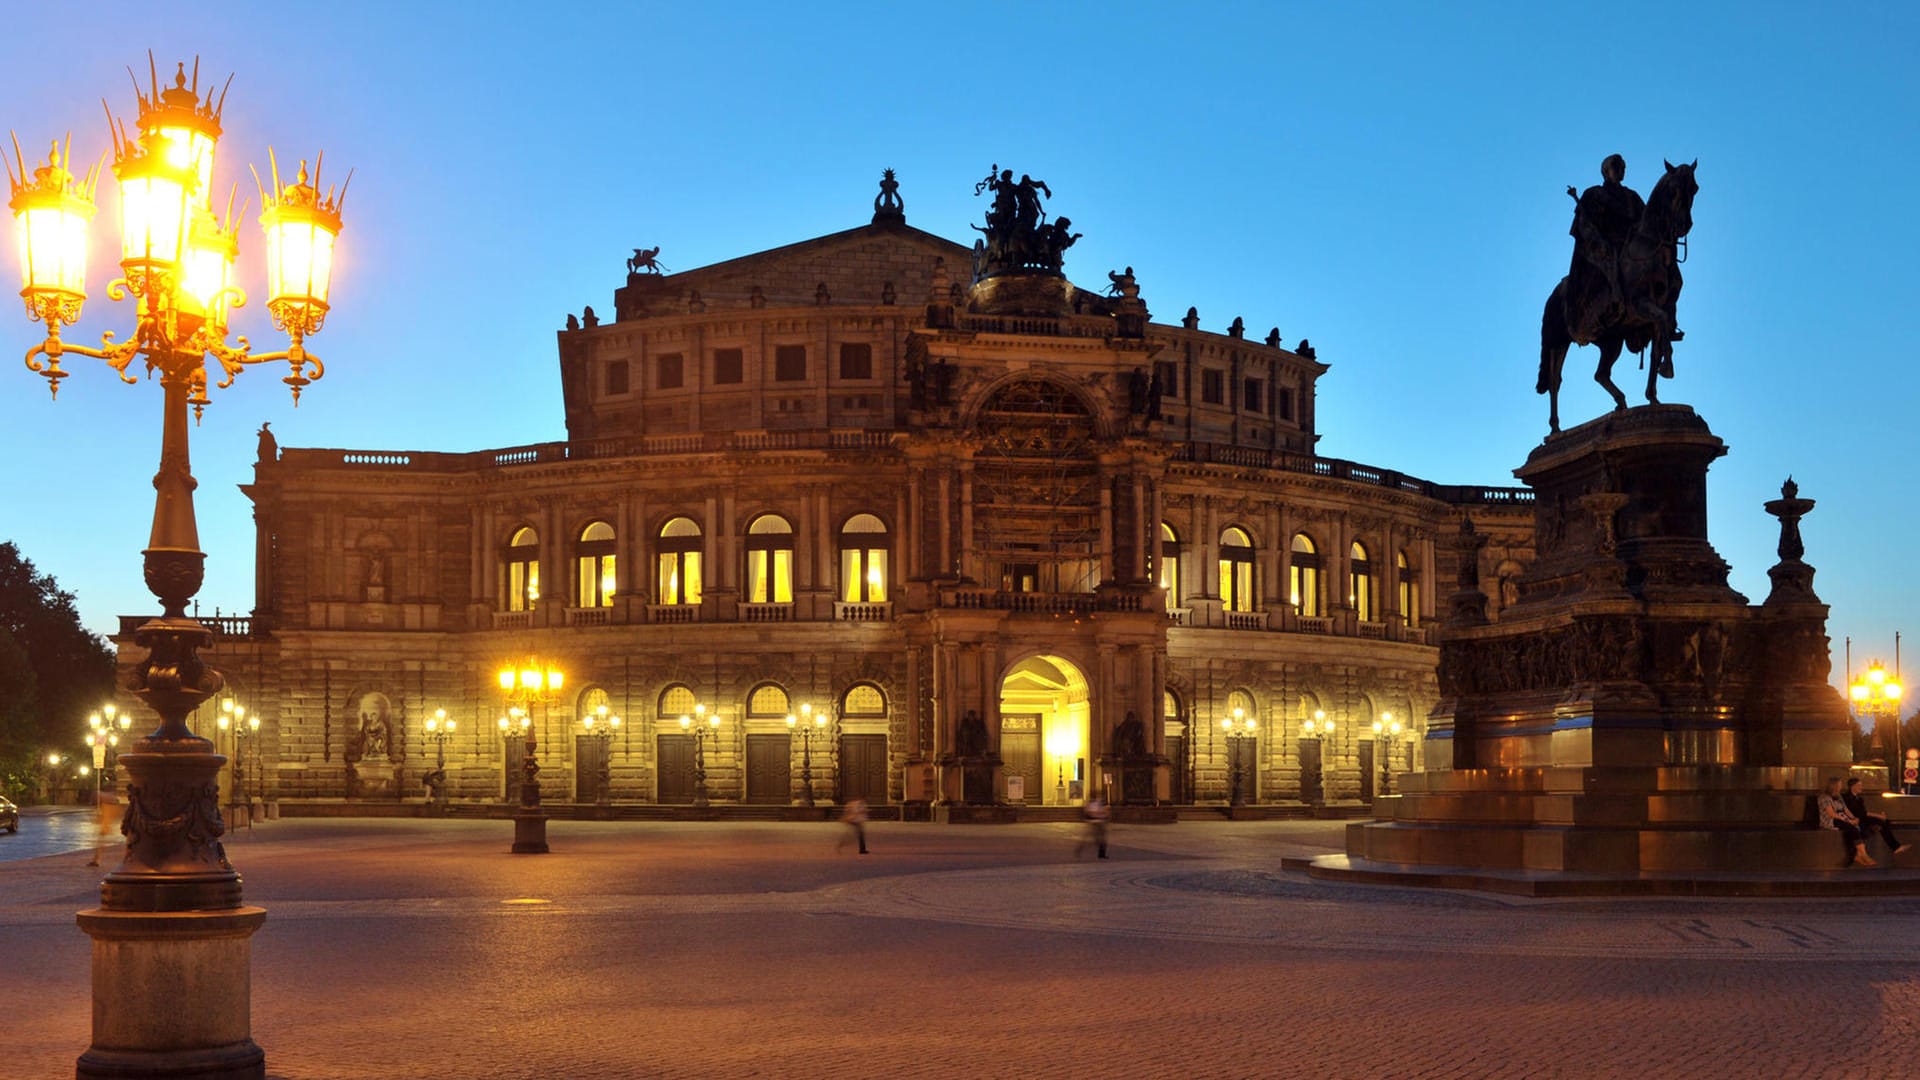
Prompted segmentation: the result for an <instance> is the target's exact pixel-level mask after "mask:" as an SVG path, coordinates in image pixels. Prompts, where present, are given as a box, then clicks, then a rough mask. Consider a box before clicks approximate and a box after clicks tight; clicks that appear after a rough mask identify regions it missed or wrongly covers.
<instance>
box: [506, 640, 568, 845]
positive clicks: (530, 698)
mask: <svg viewBox="0 0 1920 1080" xmlns="http://www.w3.org/2000/svg"><path fill="white" fill-rule="evenodd" d="M498 678H499V681H500V692H501V694H502V695H504V696H505V697H506V699H507V705H508V714H509V715H512V713H513V710H514V709H519V710H520V730H521V733H522V734H523V735H524V736H525V737H526V740H527V741H526V752H525V753H524V754H522V755H521V758H520V805H519V807H518V808H516V809H515V810H514V812H513V852H514V854H516V855H544V854H546V853H547V813H546V811H545V810H542V809H541V808H540V760H539V755H540V745H539V740H538V738H537V737H536V736H535V734H534V727H533V723H532V719H531V716H532V712H533V707H534V706H535V705H539V706H540V707H541V708H542V709H544V708H545V707H546V706H547V705H549V704H551V703H552V702H553V701H554V699H556V698H558V697H559V696H560V691H561V690H562V689H563V688H564V687H565V686H566V681H567V680H566V675H564V674H563V673H562V672H561V671H560V669H559V668H558V667H556V666H555V665H553V664H550V663H546V662H544V661H541V660H538V659H535V658H533V657H528V658H527V659H526V660H524V661H522V662H520V663H519V664H516V665H513V666H511V667H503V668H501V669H500V671H499V673H498Z"/></svg>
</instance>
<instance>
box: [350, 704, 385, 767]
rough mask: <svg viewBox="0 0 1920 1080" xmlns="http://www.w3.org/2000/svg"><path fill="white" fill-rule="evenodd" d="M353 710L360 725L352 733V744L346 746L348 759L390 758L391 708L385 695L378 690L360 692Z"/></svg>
mask: <svg viewBox="0 0 1920 1080" xmlns="http://www.w3.org/2000/svg"><path fill="white" fill-rule="evenodd" d="M355 711H356V713H357V715H358V716H359V723H360V726H359V729H358V730H357V731H356V732H355V733H354V736H353V743H352V745H351V746H349V747H348V753H349V760H350V761H351V760H358V761H368V760H380V759H391V756H392V755H391V753H390V752H389V750H388V747H389V746H390V745H391V743H392V738H391V736H392V733H393V719H392V713H393V709H392V705H391V703H390V702H388V701H387V695H385V694H382V693H378V692H375V693H369V694H362V695H360V704H359V706H358V708H357V709H356V710H355Z"/></svg>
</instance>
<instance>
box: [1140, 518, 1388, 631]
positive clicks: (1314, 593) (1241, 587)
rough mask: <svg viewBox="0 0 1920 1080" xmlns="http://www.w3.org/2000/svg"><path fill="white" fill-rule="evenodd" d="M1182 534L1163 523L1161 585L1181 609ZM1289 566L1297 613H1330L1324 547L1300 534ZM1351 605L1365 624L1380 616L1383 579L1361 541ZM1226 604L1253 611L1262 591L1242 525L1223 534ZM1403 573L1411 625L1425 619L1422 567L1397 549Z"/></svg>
mask: <svg viewBox="0 0 1920 1080" xmlns="http://www.w3.org/2000/svg"><path fill="white" fill-rule="evenodd" d="M1180 550H1181V544H1180V535H1179V534H1178V533H1176V532H1174V531H1173V526H1172V525H1169V524H1167V523H1166V522H1164V521H1163V522H1161V523H1160V587H1161V588H1163V589H1165V590H1166V592H1167V606H1168V607H1170V608H1174V607H1179V606H1180V601H1181V598H1182V597H1183V595H1184V593H1183V590H1182V588H1181V585H1182V582H1181V580H1180ZM1289 555H1290V556H1291V557H1290V558H1289V559H1288V565H1287V603H1289V604H1290V605H1292V606H1293V609H1294V611H1295V612H1297V613H1298V614H1300V615H1305V616H1308V617H1318V616H1322V615H1325V614H1326V599H1325V595H1324V590H1323V589H1322V588H1321V569H1322V567H1321V560H1320V548H1319V546H1318V545H1317V544H1315V543H1314V541H1313V538H1312V537H1310V536H1308V535H1307V534H1306V533H1295V534H1294V535H1293V542H1292V543H1291V544H1290V545H1289ZM1347 556H1348V558H1347V604H1348V606H1350V607H1352V608H1353V609H1354V611H1355V612H1357V613H1358V615H1359V617H1360V620H1361V621H1362V622H1373V621H1376V620H1378V619H1379V617H1380V614H1379V606H1380V605H1379V599H1380V598H1379V589H1380V583H1379V577H1378V574H1377V572H1376V571H1375V569H1374V565H1373V557H1372V554H1371V553H1370V552H1369V551H1368V549H1367V546H1366V545H1365V544H1363V543H1361V542H1360V541H1358V540H1356V541H1354V542H1353V545H1352V547H1351V548H1350V549H1349V550H1348V552H1347ZM1219 561H1220V606H1221V607H1222V608H1224V609H1225V610H1227V611H1243V612H1250V611H1253V610H1254V609H1255V606H1256V603H1257V601H1258V598H1259V592H1258V591H1257V590H1256V588H1255V573H1254V566H1255V559H1254V544H1253V538H1252V537H1251V536H1249V535H1247V531H1246V530H1245V529H1242V528H1240V527H1238V526H1229V527H1228V528H1226V529H1225V530H1223V531H1222V532H1221V533H1220V555H1219ZM1394 565H1395V567H1396V568H1397V569H1398V571H1399V579H1400V585H1399V596H1398V599H1399V601H1400V613H1401V614H1402V615H1404V616H1405V617H1406V620H1407V624H1408V625H1410V626H1413V625H1418V624H1419V618H1420V604H1419V599H1420V597H1419V585H1420V577H1419V571H1418V570H1416V569H1415V567H1414V564H1413V561H1412V560H1411V559H1409V558H1408V557H1407V553H1406V552H1405V551H1399V552H1395V553H1394Z"/></svg>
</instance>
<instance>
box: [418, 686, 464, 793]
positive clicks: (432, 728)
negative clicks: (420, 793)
mask: <svg viewBox="0 0 1920 1080" xmlns="http://www.w3.org/2000/svg"><path fill="white" fill-rule="evenodd" d="M420 726H421V727H424V728H426V731H427V741H428V742H430V743H432V744H433V772H432V773H431V774H429V775H428V776H427V778H426V782H427V786H428V787H429V788H431V789H432V791H433V801H434V804H435V805H436V806H439V807H442V808H445V807H446V805H447V743H449V742H452V741H453V731H454V728H455V727H456V726H458V725H456V724H455V723H454V721H453V718H452V717H450V716H448V715H447V710H445V709H435V710H433V713H432V714H431V715H430V716H428V717H427V718H426V719H425V720H423V721H421V724H420Z"/></svg>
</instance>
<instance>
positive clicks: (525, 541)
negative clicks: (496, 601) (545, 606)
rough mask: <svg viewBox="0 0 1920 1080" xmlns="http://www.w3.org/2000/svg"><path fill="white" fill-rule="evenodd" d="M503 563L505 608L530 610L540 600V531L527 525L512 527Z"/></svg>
mask: <svg viewBox="0 0 1920 1080" xmlns="http://www.w3.org/2000/svg"><path fill="white" fill-rule="evenodd" d="M505 562H506V567H507V596H506V601H507V610H508V611H532V610H533V609H534V606H535V605H536V604H538V603H539V602H540V534H539V533H537V532H534V531H533V529H532V528H529V527H522V528H519V529H516V530H514V533H513V538H512V539H511V540H508V541H507V551H506V558H505Z"/></svg>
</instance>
